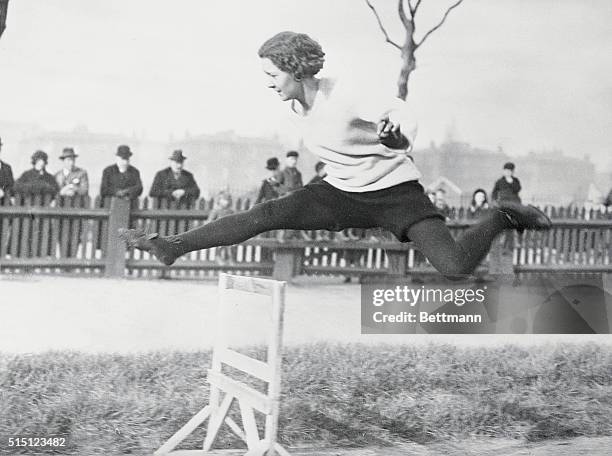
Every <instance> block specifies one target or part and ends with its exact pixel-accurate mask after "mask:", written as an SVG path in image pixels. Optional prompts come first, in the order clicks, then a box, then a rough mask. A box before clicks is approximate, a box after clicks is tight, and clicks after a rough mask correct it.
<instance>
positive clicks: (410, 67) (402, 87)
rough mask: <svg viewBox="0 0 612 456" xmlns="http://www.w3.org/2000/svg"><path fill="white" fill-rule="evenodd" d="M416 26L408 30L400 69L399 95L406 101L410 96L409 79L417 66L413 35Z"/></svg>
mask: <svg viewBox="0 0 612 456" xmlns="http://www.w3.org/2000/svg"><path fill="white" fill-rule="evenodd" d="M413 30H414V27H410V28H409V29H407V30H406V41H405V42H404V45H403V46H402V68H401V69H400V74H399V79H398V81H397V96H398V97H399V98H401V99H402V100H404V101H406V98H407V97H408V81H409V79H410V74H411V73H412V72H413V71H414V70H415V68H416V58H415V56H414V52H415V51H416V45H415V43H414V39H413V37H412V32H413Z"/></svg>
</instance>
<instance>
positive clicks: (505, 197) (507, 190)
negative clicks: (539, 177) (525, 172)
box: [491, 162, 521, 253]
mask: <svg viewBox="0 0 612 456" xmlns="http://www.w3.org/2000/svg"><path fill="white" fill-rule="evenodd" d="M514 169H515V166H514V163H512V162H507V163H505V164H504V175H503V176H502V177H500V178H499V179H498V180H497V181H496V182H495V186H494V187H493V191H492V192H491V198H492V199H493V201H494V202H495V203H496V204H498V205H499V203H501V202H504V201H512V202H516V203H520V202H521V198H520V197H519V192H520V191H521V183H520V181H519V180H518V178H516V177H514ZM500 242H501V244H502V246H503V249H504V250H505V251H506V252H507V253H511V252H512V251H514V247H515V245H516V240H515V232H514V231H512V232H505V233H503V234H502V236H501V238H500Z"/></svg>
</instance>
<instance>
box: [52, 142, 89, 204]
mask: <svg viewBox="0 0 612 456" xmlns="http://www.w3.org/2000/svg"><path fill="white" fill-rule="evenodd" d="M77 157H78V155H77V154H76V153H75V152H74V149H73V148H72V147H66V148H64V150H63V151H62V154H61V155H60V157H59V158H60V160H62V169H61V170H60V171H58V172H57V173H56V174H55V180H56V182H57V185H58V186H59V189H60V190H59V194H60V196H69V197H72V196H77V195H78V196H87V194H88V193H89V179H88V177H87V171H85V170H84V169H81V168H78V167H77V166H76V165H75V162H76V158H77Z"/></svg>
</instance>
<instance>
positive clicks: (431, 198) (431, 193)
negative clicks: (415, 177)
mask: <svg viewBox="0 0 612 456" xmlns="http://www.w3.org/2000/svg"><path fill="white" fill-rule="evenodd" d="M425 194H426V195H427V198H429V201H431V202H432V203H433V204H436V192H434V191H433V190H427V191H426V192H425Z"/></svg>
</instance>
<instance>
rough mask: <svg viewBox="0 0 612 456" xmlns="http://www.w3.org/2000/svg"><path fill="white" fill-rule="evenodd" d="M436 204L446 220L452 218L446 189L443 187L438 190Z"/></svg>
mask: <svg viewBox="0 0 612 456" xmlns="http://www.w3.org/2000/svg"><path fill="white" fill-rule="evenodd" d="M434 205H435V206H436V209H438V212H440V213H441V214H442V215H443V216H444V218H445V219H446V220H448V219H449V218H450V214H451V210H450V207H449V206H448V204H447V203H446V191H445V190H444V189H443V188H439V189H437V190H436V193H435V201H434Z"/></svg>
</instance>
